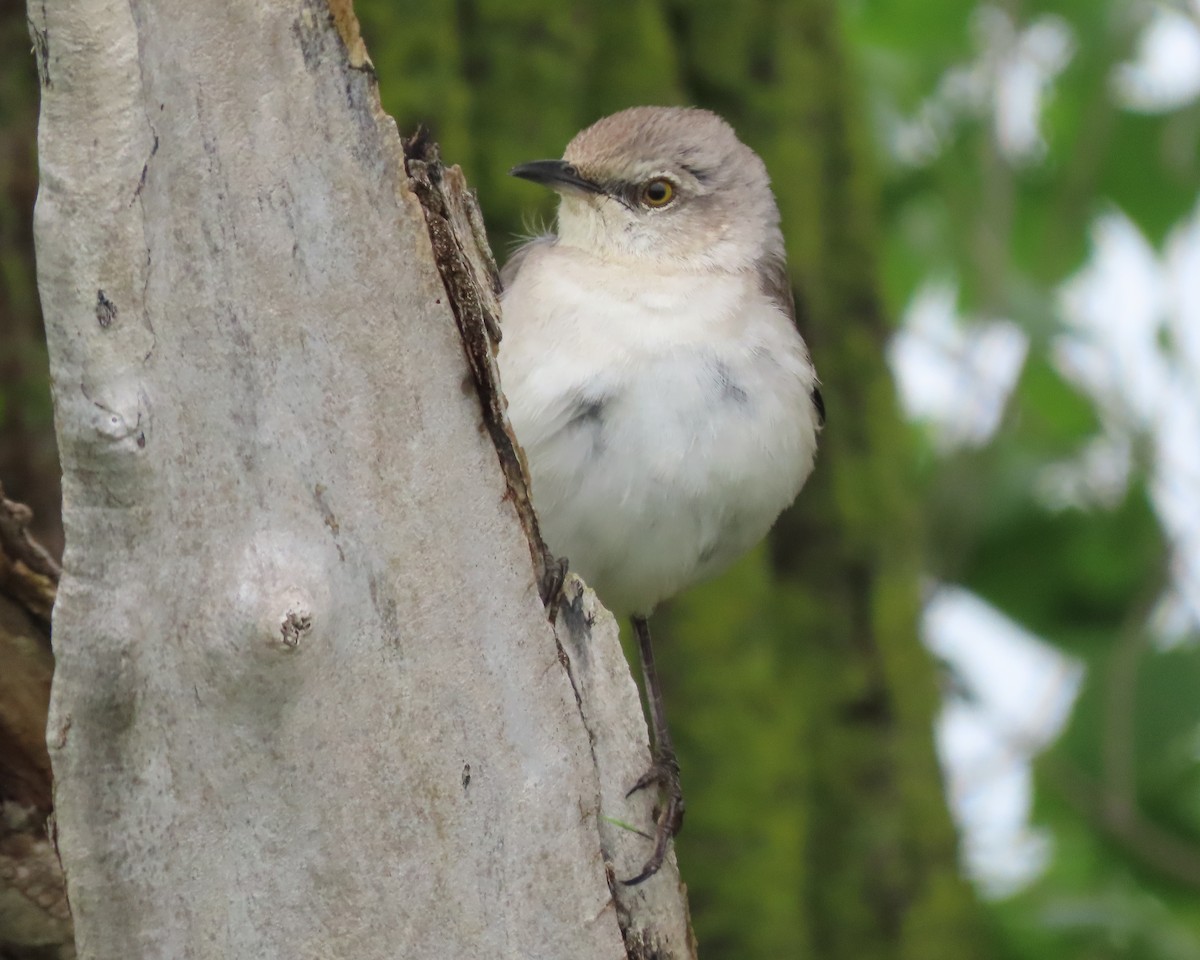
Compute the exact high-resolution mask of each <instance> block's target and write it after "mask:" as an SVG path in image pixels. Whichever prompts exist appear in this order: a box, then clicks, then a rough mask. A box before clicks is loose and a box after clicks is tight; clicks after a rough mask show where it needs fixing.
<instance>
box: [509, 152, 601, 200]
mask: <svg viewBox="0 0 1200 960" xmlns="http://www.w3.org/2000/svg"><path fill="white" fill-rule="evenodd" d="M508 172H509V175H510V176H514V177H520V178H521V179H522V180H532V181H533V182H534V183H543V184H545V185H546V186H548V187H550V188H551V189H554V190H558V189H560V188H562V187H569V188H571V189H573V190H582V191H583V192H584V193H603V192H604V188H603V187H601V186H600V184H598V183H595V182H594V181H592V180H588V179H587V178H586V177H584V176H581V175H580V173H579V171H578V170H576V169H575V168H574V167H573V166H571V165H570V164H569V163H567V161H566V160H533V161H530V162H529V163H520V164H517V166H515V167H513V168H512V169H511V170H509V171H508Z"/></svg>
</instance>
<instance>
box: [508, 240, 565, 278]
mask: <svg viewBox="0 0 1200 960" xmlns="http://www.w3.org/2000/svg"><path fill="white" fill-rule="evenodd" d="M556 239H557V237H555V236H554V234H552V233H543V234H542V235H541V236H540V237H534V238H533V239H531V240H526V241H525V242H524V243H523V244H521V245H520V246H519V247H517V248H516V249H515V250H514V251H513V252H512V256H511V257H509V258H508V262H507V263H505V264H504V268H503V269H502V270H501V271H500V287H501V289H505V290H506V289H508V287H509V286H510V285H511V284H512V282H513V281H514V280H516V279H517V274H518V273H520V271H521V264H522V263H524V262H525V258H526V257H527V256H529V253H530V251H532V250H534V249H535V248H537V247H540V246H542V245H543V244H547V243H553V242H554V241H555V240H556Z"/></svg>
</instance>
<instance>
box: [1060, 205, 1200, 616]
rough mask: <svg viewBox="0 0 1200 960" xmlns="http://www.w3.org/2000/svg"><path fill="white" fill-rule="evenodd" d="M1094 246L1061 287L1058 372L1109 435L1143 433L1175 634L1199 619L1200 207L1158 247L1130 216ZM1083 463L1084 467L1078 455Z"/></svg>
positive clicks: (1109, 219) (1128, 441)
mask: <svg viewBox="0 0 1200 960" xmlns="http://www.w3.org/2000/svg"><path fill="white" fill-rule="evenodd" d="M1092 244H1093V252H1092V256H1091V258H1090V260H1089V261H1088V263H1087V264H1086V265H1085V266H1084V267H1083V269H1082V270H1081V271H1080V272H1079V273H1078V274H1076V275H1075V276H1074V277H1072V278H1071V279H1070V280H1069V281H1067V283H1066V284H1064V285H1063V287H1062V291H1061V304H1060V306H1061V312H1062V316H1063V319H1064V322H1065V324H1066V327H1067V330H1066V332H1065V333H1064V334H1063V335H1062V336H1061V337H1059V338H1058V341H1057V342H1056V344H1055V360H1056V363H1057V364H1058V366H1059V369H1060V370H1061V371H1062V372H1063V374H1064V375H1065V376H1067V377H1068V378H1069V379H1071V380H1072V381H1074V382H1075V383H1076V384H1078V385H1079V386H1080V387H1081V388H1083V389H1084V390H1085V391H1086V392H1087V393H1089V394H1090V395H1091V397H1092V398H1093V399H1094V401H1095V402H1096V405H1097V408H1098V409H1099V411H1100V415H1101V421H1102V424H1103V429H1104V432H1105V436H1106V437H1107V438H1108V439H1109V442H1110V443H1112V444H1114V445H1117V446H1121V445H1124V446H1126V447H1127V448H1129V449H1136V446H1135V445H1136V443H1137V441H1138V440H1139V438H1144V439H1143V443H1144V442H1145V441H1146V440H1148V441H1149V445H1150V453H1149V462H1148V463H1147V464H1145V469H1146V470H1147V471H1148V473H1149V475H1150V493H1151V498H1152V500H1153V503H1154V508H1155V510H1156V512H1157V513H1158V515H1159V518H1160V520H1161V521H1162V524H1163V528H1164V530H1165V531H1166V533H1167V536H1168V537H1169V538H1170V541H1171V544H1172V551H1173V553H1172V557H1171V580H1172V583H1171V587H1172V589H1171V592H1170V594H1169V596H1168V598H1166V600H1164V603H1166V604H1167V606H1168V607H1169V608H1170V609H1168V610H1167V611H1160V617H1159V622H1160V623H1161V624H1164V625H1165V624H1174V628H1173V632H1176V633H1182V632H1186V631H1187V630H1193V631H1194V630H1196V629H1197V628H1200V303H1198V302H1197V300H1198V299H1200V206H1198V207H1197V208H1196V210H1195V211H1194V212H1193V213H1192V215H1191V216H1190V217H1188V218H1187V219H1186V220H1185V221H1184V222H1183V223H1181V225H1180V226H1179V227H1177V228H1176V229H1175V230H1174V231H1173V232H1172V233H1171V235H1170V237H1169V238H1168V240H1167V243H1166V245H1165V248H1164V254H1163V255H1162V256H1159V254H1158V253H1157V252H1156V251H1155V250H1154V248H1153V247H1152V246H1151V245H1150V243H1149V242H1148V241H1147V240H1146V239H1145V238H1144V237H1143V236H1142V235H1141V234H1140V233H1139V232H1138V230H1137V228H1136V227H1135V226H1134V225H1133V223H1132V222H1130V221H1129V219H1128V218H1127V217H1125V216H1124V215H1123V214H1120V213H1109V214H1105V215H1103V216H1102V217H1100V218H1099V219H1098V220H1097V221H1096V222H1095V224H1094V225H1093V229H1092ZM1081 466H1082V468H1083V470H1084V471H1085V472H1086V469H1087V464H1086V463H1081Z"/></svg>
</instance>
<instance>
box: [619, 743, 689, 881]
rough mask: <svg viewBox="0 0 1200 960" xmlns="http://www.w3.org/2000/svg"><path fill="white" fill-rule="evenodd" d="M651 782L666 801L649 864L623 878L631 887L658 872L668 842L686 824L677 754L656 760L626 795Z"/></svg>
mask: <svg viewBox="0 0 1200 960" xmlns="http://www.w3.org/2000/svg"><path fill="white" fill-rule="evenodd" d="M650 786H657V787H658V788H659V789H660V790H661V791H662V794H663V797H664V798H665V800H666V803H665V804H664V805H663V806H662V808H661V809H660V810H659V811H658V816H657V820H656V823H655V831H654V852H653V853H652V854H650V859H649V860H647V861H646V863H645V866H643V867H642V870H641V872H640V873H639V874H638V875H637V876H636V877H630V878H629V879H628V880H622V881H621V883H622V884H624V885H625V886H627V887H635V886H637V885H638V884H639V883H641V882H642V881H643V880H648V879H650V877H652V876H654V875H655V874H656V873H658V871H659V868H661V867H662V865H663V860H664V859H665V858H666V855H667V844H669V843H670V842H671V838H672V837H674V836H675V834H677V833H678V832H679V829H680V827H682V826H683V810H684V806H683V788H682V787H681V785H680V783H679V764H678V762H677V761H676V760H675V758H674V757H662V758H659V759H658V760H655V762H654V764H653V765H652V766H651V767H650V769H649V770H647V771H646V772H645V773H644V774H642V776H641V777H640V778H639V779H638V782H637V783H635V784H634V785H633V786H632V787H630V788H629V792H628V793H626V794H625V796H626V797H631V796H633V795H634V794H635V793H637V792H638V791H639V790H645V789H646V788H647V787H650Z"/></svg>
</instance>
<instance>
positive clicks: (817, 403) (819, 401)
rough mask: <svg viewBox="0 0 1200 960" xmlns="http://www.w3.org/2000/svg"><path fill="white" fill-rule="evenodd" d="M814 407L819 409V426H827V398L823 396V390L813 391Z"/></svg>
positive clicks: (815, 388) (817, 388) (816, 389)
mask: <svg viewBox="0 0 1200 960" xmlns="http://www.w3.org/2000/svg"><path fill="white" fill-rule="evenodd" d="M812 402H813V406H814V407H816V408H817V426H818V427H823V426H825V398H824V397H822V396H821V388H820V387H813V390H812Z"/></svg>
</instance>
